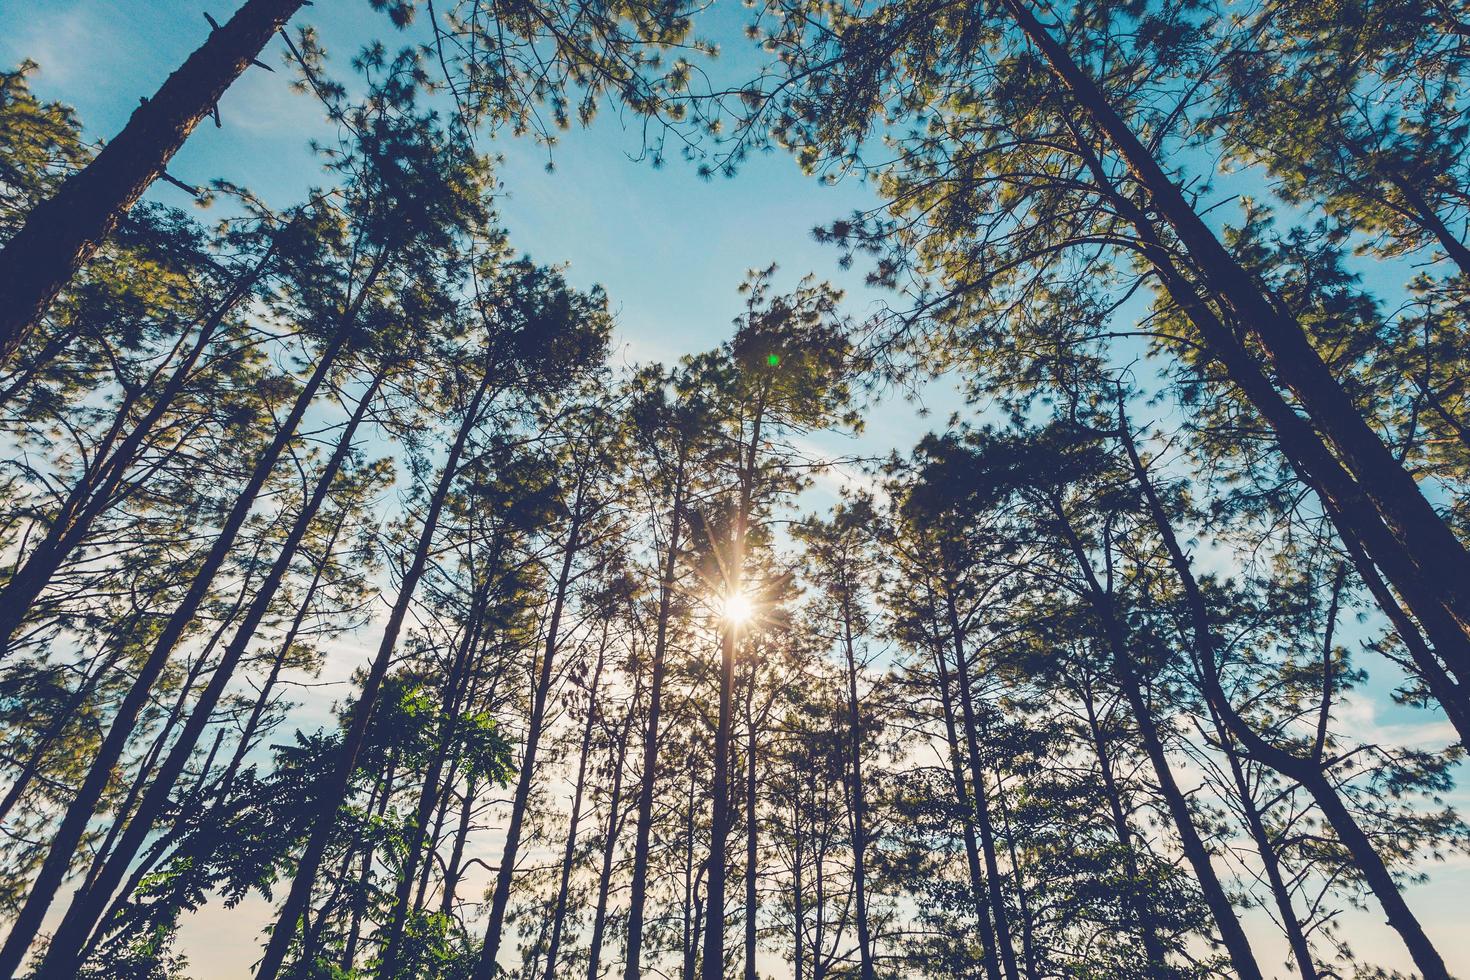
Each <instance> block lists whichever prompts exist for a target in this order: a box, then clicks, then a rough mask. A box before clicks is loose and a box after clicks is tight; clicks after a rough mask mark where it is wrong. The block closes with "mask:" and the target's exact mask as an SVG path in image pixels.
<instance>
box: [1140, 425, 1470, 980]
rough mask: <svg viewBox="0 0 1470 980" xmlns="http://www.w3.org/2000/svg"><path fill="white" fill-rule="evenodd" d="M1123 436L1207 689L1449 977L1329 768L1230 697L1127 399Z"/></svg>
mask: <svg viewBox="0 0 1470 980" xmlns="http://www.w3.org/2000/svg"><path fill="white" fill-rule="evenodd" d="M1119 440H1120V441H1121V442H1122V443H1123V445H1124V448H1125V449H1126V450H1127V452H1128V458H1129V462H1130V463H1131V464H1132V466H1133V473H1134V476H1135V478H1136V480H1137V482H1138V485H1139V489H1141V490H1142V491H1143V496H1144V500H1145V501H1146V502H1147V504H1148V508H1149V513H1150V516H1151V517H1152V518H1153V521H1154V525H1155V528H1156V530H1157V531H1158V532H1159V537H1160V539H1161V540H1162V541H1163V544H1164V550H1165V551H1166V552H1167V553H1168V555H1169V563H1170V565H1172V566H1173V569H1174V573H1175V575H1176V577H1177V578H1178V579H1179V582H1180V585H1181V586H1182V588H1183V590H1184V595H1185V599H1186V602H1187V605H1188V608H1189V615H1190V621H1191V626H1192V627H1193V630H1194V639H1195V643H1196V644H1197V645H1198V646H1199V660H1200V661H1201V663H1200V667H1201V671H1200V673H1201V675H1202V677H1203V679H1204V684H1205V689H1206V690H1205V693H1206V695H1207V697H1208V698H1209V699H1210V701H1211V702H1212V703H1213V705H1214V707H1215V708H1216V709H1217V710H1218V711H1219V713H1220V718H1221V720H1222V721H1224V723H1225V726H1226V727H1227V728H1228V729H1229V730H1230V733H1231V734H1232V735H1234V736H1235V737H1236V738H1237V739H1239V740H1240V743H1241V745H1243V746H1244V747H1245V749H1246V750H1247V751H1248V752H1249V753H1250V754H1251V756H1252V757H1253V758H1255V759H1258V760H1259V761H1261V762H1262V763H1264V764H1265V765H1268V766H1270V767H1271V768H1272V769H1275V770H1276V771H1277V772H1279V773H1281V774H1282V775H1283V776H1285V777H1287V778H1288V779H1292V780H1295V781H1296V782H1298V783H1300V784H1301V785H1302V787H1303V788H1304V789H1306V790H1307V792H1308V793H1310V794H1311V796H1312V799H1313V801H1314V802H1316V804H1317V806H1318V808H1319V809H1321V811H1322V815H1323V816H1324V817H1326V818H1327V821H1328V823H1329V824H1330V825H1331V826H1332V829H1333V831H1335V832H1336V834H1337V837H1338V840H1339V841H1341V842H1342V844H1343V846H1344V847H1346V848H1347V849H1348V852H1349V853H1350V854H1351V855H1352V856H1353V863H1354V864H1355V865H1356V866H1357V868H1358V871H1359V873H1361V874H1362V876H1363V879H1364V880H1365V881H1366V882H1367V883H1368V887H1369V888H1371V889H1372V891H1373V895H1374V897H1375V898H1377V899H1378V902H1379V904H1380V905H1382V906H1383V911H1384V913H1385V914H1386V915H1387V916H1388V922H1389V925H1391V926H1393V928H1394V930H1395V931H1397V932H1398V934H1399V936H1400V937H1401V938H1402V939H1403V941H1404V945H1405V946H1406V947H1408V950H1409V954H1410V956H1412V957H1413V959H1414V964H1415V965H1416V966H1418V967H1419V971H1420V972H1421V973H1423V974H1424V977H1425V980H1449V976H1450V974H1449V970H1448V969H1447V968H1446V967H1445V964H1444V959H1443V958H1442V957H1441V956H1440V954H1439V950H1437V949H1436V948H1435V946H1434V944H1433V943H1432V942H1430V941H1429V937H1428V936H1426V935H1425V934H1424V929H1423V926H1422V925H1420V923H1419V920H1418V918H1417V917H1416V916H1415V915H1414V913H1413V911H1412V910H1410V908H1409V906H1408V903H1406V902H1405V901H1404V897H1403V895H1402V894H1401V893H1400V892H1399V889H1398V884H1397V883H1396V882H1395V881H1394V880H1393V875H1392V874H1391V873H1390V872H1389V870H1388V868H1387V866H1386V865H1384V863H1383V859H1382V858H1381V857H1380V856H1379V854H1378V851H1377V850H1376V849H1375V848H1374V847H1373V842H1372V841H1371V840H1369V839H1368V836H1367V835H1366V834H1365V833H1363V830H1362V828H1361V827H1360V826H1359V825H1358V822H1357V820H1356V819H1355V818H1354V817H1353V815H1352V813H1351V812H1349V811H1348V809H1347V807H1346V806H1345V805H1344V804H1343V801H1342V797H1341V796H1340V795H1339V794H1338V792H1337V789H1336V788H1335V787H1334V786H1333V785H1332V783H1331V782H1330V780H1328V778H1327V775H1326V773H1325V772H1323V770H1322V769H1321V768H1320V767H1319V766H1318V764H1317V762H1316V761H1315V760H1312V759H1302V758H1300V757H1298V756H1296V755H1293V754H1292V753H1290V752H1288V751H1286V750H1285V749H1282V748H1280V747H1278V746H1275V745H1272V744H1271V743H1269V742H1267V741H1266V740H1265V739H1264V738H1262V737H1261V736H1260V735H1259V734H1257V733H1256V732H1255V730H1254V729H1252V728H1251V727H1250V725H1249V724H1247V723H1246V721H1245V719H1244V718H1242V717H1241V716H1240V715H1239V714H1238V713H1237V712H1236V711H1235V708H1234V706H1233V705H1232V704H1231V703H1230V701H1229V698H1227V697H1226V695H1225V691H1224V688H1223V686H1222V685H1221V683H1220V677H1219V663H1218V660H1217V656H1218V655H1217V653H1216V646H1215V640H1214V634H1213V633H1212V632H1211V630H1210V620H1209V609H1208V606H1207V605H1206V603H1205V598H1204V594H1203V593H1202V592H1201V591H1200V588H1199V584H1198V582H1196V581H1195V578H1194V573H1193V572H1192V571H1191V570H1190V567H1189V559H1188V557H1186V556H1185V554H1184V549H1183V548H1182V547H1181V546H1180V544H1179V540H1178V538H1176V537H1175V535H1174V528H1173V525H1172V524H1171V523H1170V521H1169V519H1168V515H1167V514H1166V512H1165V511H1164V507H1163V504H1162V503H1161V502H1160V501H1159V498H1158V494H1157V492H1156V491H1155V490H1154V486H1153V481H1152V480H1150V479H1149V477H1148V472H1147V470H1145V469H1144V467H1143V461H1142V460H1141V459H1140V458H1139V456H1138V450H1137V448H1136V447H1135V446H1134V444H1133V437H1132V432H1131V431H1130V430H1129V429H1128V424H1127V420H1126V418H1125V417H1124V416H1123V414H1122V411H1121V405H1120V411H1119Z"/></svg>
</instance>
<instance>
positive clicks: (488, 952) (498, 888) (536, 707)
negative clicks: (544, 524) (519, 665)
mask: <svg viewBox="0 0 1470 980" xmlns="http://www.w3.org/2000/svg"><path fill="white" fill-rule="evenodd" d="M584 480H585V474H581V473H579V474H578V480H577V488H576V491H575V503H574V504H573V507H572V517H571V525H570V527H568V529H567V542H566V548H565V550H564V551H563V553H562V562H561V572H560V573H559V574H558V575H557V579H556V595H555V598H554V599H553V601H552V607H551V618H550V620H549V621H548V623H547V627H546V648H545V650H544V651H543V652H542V655H541V671H540V675H539V677H538V678H537V681H536V691H535V694H534V695H533V696H532V702H531V717H530V720H529V724H528V726H527V730H526V748H525V752H524V753H523V754H522V757H521V771H520V773H519V775H518V777H517V779H516V792H515V797H514V799H513V800H512V802H511V811H510V825H509V826H508V827H507V828H506V832H505V847H504V850H503V851H502V852H501V856H500V868H499V869H498V870H497V872H496V875H495V893H494V895H493V896H492V897H491V900H490V923H489V925H488V926H487V927H486V930H485V945H484V946H483V947H482V948H481V950H480V957H479V961H478V963H477V964H476V966H475V973H474V977H475V980H490V978H492V977H494V976H495V973H496V971H497V970H499V969H500V967H499V966H498V965H497V963H496V958H497V957H498V956H499V954H500V938H501V931H502V930H503V929H504V926H505V910H506V906H507V905H508V904H509V903H510V886H511V881H512V879H513V877H514V875H515V865H516V858H517V857H518V855H519V851H520V844H521V829H522V826H523V824H524V822H525V818H526V806H527V804H528V803H529V802H530V799H531V784H532V782H533V781H534V780H535V774H536V749H537V747H538V746H539V744H540V742H541V728H542V725H543V723H544V722H545V719H546V697H547V695H548V694H549V693H550V691H551V679H552V676H553V674H552V666H553V664H554V663H555V660H556V649H557V643H558V641H559V640H560V635H559V634H560V631H561V617H562V611H563V609H564V608H565V605H566V598H567V587H568V586H569V585H570V583H571V577H572V563H573V560H574V559H575V558H576V555H577V551H578V550H579V547H580V544H581V540H580V538H581V533H582V521H583V520H585V519H586V516H587V515H586V513H585V512H584V510H583V507H584V505H585V503H586V501H585V497H584V494H585V492H586V486H585V483H584Z"/></svg>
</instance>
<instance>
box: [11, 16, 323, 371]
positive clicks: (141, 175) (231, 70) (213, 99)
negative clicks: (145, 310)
mask: <svg viewBox="0 0 1470 980" xmlns="http://www.w3.org/2000/svg"><path fill="white" fill-rule="evenodd" d="M303 3H304V0H247V2H246V3H245V4H244V5H243V6H242V7H241V8H240V9H239V10H238V11H236V12H235V15H234V16H233V17H231V18H230V19H229V20H228V21H227V22H226V23H225V24H224V26H222V27H220V28H219V29H218V30H215V31H212V32H210V35H209V38H208V39H207V40H206V41H205V42H204V44H202V45H200V47H199V48H198V49H197V50H195V51H194V53H193V54H191V55H189V57H188V58H187V59H186V60H185V61H184V63H183V64H182V65H180V66H179V68H178V70H176V71H175V72H174V73H173V74H172V75H170V76H169V77H168V79H167V80H166V81H165V82H164V83H163V85H162V86H161V87H160V88H159V89H158V91H157V92H155V93H154V95H153V97H152V98H151V99H144V100H143V104H142V105H140V106H139V107H138V108H137V109H135V110H134V111H133V115H132V117H131V118H130V119H129V120H128V123H127V125H126V126H124V127H123V129H122V132H120V133H118V134H117V136H116V137H115V138H114V139H113V140H112V141H111V142H109V143H108V144H107V145H106V146H105V147H103V149H102V151H101V152H100V153H98V154H97V156H96V157H94V158H93V159H92V161H91V162H90V163H88V164H87V166H85V167H84V168H82V169H81V170H79V171H78V172H77V173H75V174H73V175H72V176H71V177H69V178H67V180H66V182H65V183H64V184H62V185H61V187H60V188H59V189H58V190H57V191H56V193H55V195H53V196H52V197H51V198H50V200H47V201H43V202H42V203H40V204H38V205H37V206H36V207H35V208H34V209H33V210H32V211H31V213H30V215H28V216H27V218H26V222H25V224H24V225H22V226H21V228H20V230H19V231H17V232H16V233H15V236H14V237H12V238H11V239H10V240H9V241H8V242H6V243H5V246H4V248H3V249H0V366H4V365H5V364H6V363H8V362H9V361H10V359H11V358H12V357H13V356H14V355H15V352H16V351H17V350H18V349H19V347H20V345H21V344H22V343H23V342H24V340H25V338H26V335H27V334H28V333H29V331H30V328H31V326H32V324H34V323H35V322H36V321H37V320H38V319H40V318H41V316H42V315H43V314H44V313H45V312H46V309H47V308H48V307H49V306H50V305H51V302H52V300H54V299H55V298H56V294H57V293H59V292H60V291H61V289H62V287H63V286H65V285H66V282H67V280H69V279H70V278H71V276H72V274H73V273H75V272H76V270H77V269H78V268H79V267H80V266H81V264H82V263H83V262H85V261H86V260H87V259H88V258H89V257H90V256H91V255H92V253H93V252H94V251H96V249H97V246H98V245H99V244H100V243H101V242H102V240H103V239H105V238H106V237H107V236H108V235H109V234H111V232H112V230H113V229H114V228H115V227H117V222H118V220H119V219H120V218H121V217H122V215H123V212H125V211H127V210H128V208H130V207H132V205H133V203H134V202H136V201H137V200H138V198H139V197H141V196H142V194H143V192H144V191H145V190H147V189H148V185H149V184H151V183H153V181H154V180H156V179H157V178H158V176H159V175H160V174H162V173H163V171H164V168H165V167H166V166H167V165H168V161H169V160H171V159H172V158H173V155H174V154H175V153H176V152H178V149H179V147H180V146H182V145H183V144H184V140H185V139H187V138H188V136H189V134H190V133H191V132H193V130H194V127H195V126H197V125H198V124H199V121H200V120H201V119H203V118H204V117H205V116H206V115H208V114H209V113H210V112H211V110H213V109H214V107H215V105H216V103H218V102H219V98H220V96H221V95H223V94H224V92H225V89H227V88H229V87H230V85H231V83H233V82H234V81H235V79H236V78H239V77H240V75H241V74H242V73H243V72H244V71H245V69H246V68H247V67H249V65H250V63H251V62H252V61H254V60H255V59H256V58H257V57H259V55H260V52H261V50H262V49H264V47H265V45H266V42H267V41H269V40H270V39H271V35H273V34H274V33H275V32H276V31H277V30H279V29H280V28H281V27H282V26H283V25H285V23H286V21H288V20H289V19H290V18H291V16H292V15H293V14H295V13H296V11H297V10H299V9H300V8H301V6H302V5H303Z"/></svg>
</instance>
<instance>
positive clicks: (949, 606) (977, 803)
mask: <svg viewBox="0 0 1470 980" xmlns="http://www.w3.org/2000/svg"><path fill="white" fill-rule="evenodd" d="M944 602H945V615H946V617H947V618H948V620H949V629H950V639H951V642H952V643H953V644H954V656H955V682H956V685H957V688H958V689H957V690H956V692H955V696H956V698H957V699H958V700H959V703H960V717H961V718H962V719H963V720H964V732H965V757H966V758H967V759H968V761H969V763H970V788H971V789H972V790H974V799H973V800H972V801H971V802H970V805H971V806H972V807H973V808H974V811H975V818H976V825H977V827H978V828H979V830H980V847H981V852H982V854H983V855H984V858H985V884H986V890H987V893H988V895H989V898H990V912H991V914H992V915H993V916H995V941H996V945H997V947H998V948H999V950H1000V965H1001V968H1002V969H1003V970H1004V971H1005V976H1006V980H1019V977H1020V971H1019V970H1018V968H1017V966H1016V951H1015V945H1014V941H1013V940H1012V939H1011V925H1010V914H1009V912H1008V911H1007V909H1006V900H1005V894H1004V892H1003V891H1002V890H1001V881H1000V861H999V859H998V858H997V856H996V851H995V827H994V823H993V822H992V820H991V818H990V801H989V797H988V794H987V793H986V790H985V766H984V764H983V762H982V761H981V758H980V740H979V732H978V725H977V723H976V719H975V705H974V701H973V695H972V693H971V692H972V686H971V680H970V666H969V663H968V657H967V656H966V653H965V641H964V634H963V632H962V630H961V629H960V619H959V611H958V610H957V609H956V608H955V603H954V597H953V596H952V595H950V594H948V592H946V594H945V600H944Z"/></svg>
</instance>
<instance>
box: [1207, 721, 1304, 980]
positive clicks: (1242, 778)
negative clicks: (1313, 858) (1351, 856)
mask: <svg viewBox="0 0 1470 980" xmlns="http://www.w3.org/2000/svg"><path fill="white" fill-rule="evenodd" d="M1210 717H1211V719H1212V720H1213V722H1214V725H1215V736H1216V737H1217V738H1218V739H1219V740H1220V747H1221V748H1222V749H1223V750H1224V752H1225V759H1226V761H1227V762H1228V763H1229V765H1230V775H1231V778H1232V779H1233V780H1234V781H1235V793H1236V796H1237V797H1238V798H1239V799H1240V808H1241V812H1242V813H1243V814H1244V815H1245V825H1246V828H1247V829H1248V830H1249V831H1250V835H1251V839H1252V840H1253V841H1254V842H1255V845H1256V851H1257V853H1259V854H1260V855H1261V867H1262V868H1263V869H1264V870H1265V872H1266V883H1267V884H1268V885H1269V886H1270V888H1271V898H1272V899H1273V900H1275V902H1276V912H1277V914H1278V915H1280V916H1281V931H1282V933H1284V934H1285V936H1286V941H1287V944H1288V945H1289V946H1290V947H1291V957H1292V959H1293V960H1295V961H1296V968H1297V972H1298V973H1299V974H1301V977H1302V980H1318V974H1317V967H1316V965H1315V964H1314V962H1313V960H1312V947H1311V946H1309V945H1308V944H1307V937H1306V934H1305V933H1303V932H1302V924H1301V921H1300V920H1299V919H1297V917H1296V910H1295V909H1294V908H1292V903H1291V892H1290V891H1288V890H1287V888H1286V879H1285V878H1284V877H1283V876H1282V874H1281V859H1280V857H1279V856H1278V855H1277V853H1276V847H1275V845H1273V844H1272V842H1271V835H1270V834H1268V833H1267V832H1266V823H1265V820H1264V819H1262V816H1261V811H1260V808H1259V807H1257V806H1256V801H1255V800H1254V799H1253V798H1252V796H1251V791H1250V785H1249V783H1247V781H1246V774H1245V767H1244V766H1242V765H1241V762H1240V755H1239V753H1238V752H1236V750H1235V747H1234V746H1233V745H1232V744H1231V741H1230V734H1229V732H1227V731H1226V730H1225V725H1224V723H1223V722H1222V721H1221V720H1220V713H1219V712H1218V711H1216V710H1215V706H1214V705H1213V704H1211V705H1210Z"/></svg>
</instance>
